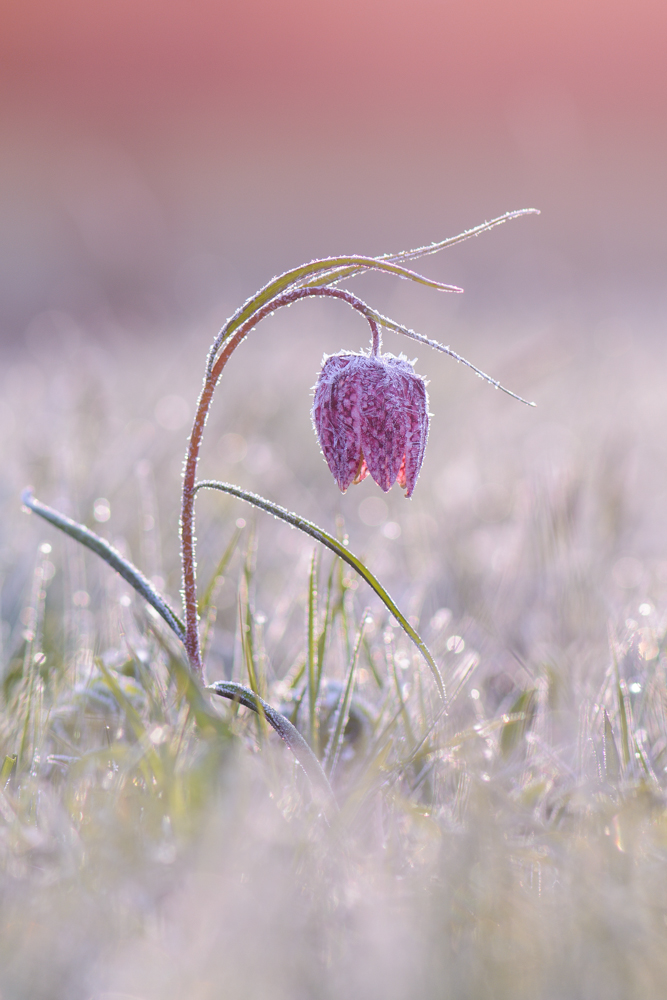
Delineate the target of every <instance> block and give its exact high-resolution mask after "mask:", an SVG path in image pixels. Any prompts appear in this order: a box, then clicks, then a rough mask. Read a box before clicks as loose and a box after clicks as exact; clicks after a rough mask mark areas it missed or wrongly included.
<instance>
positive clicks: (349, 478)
mask: <svg viewBox="0 0 667 1000" xmlns="http://www.w3.org/2000/svg"><path fill="white" fill-rule="evenodd" d="M312 418H313V426H314V427H315V432H316V434H317V437H318V440H319V442H320V447H321V449H322V453H323V455H324V457H325V459H326V462H327V465H328V466H329V468H330V470H331V472H332V474H333V477H334V479H335V480H336V482H337V483H338V486H339V488H340V489H341V490H342V492H343V493H345V491H346V490H347V488H348V486H350V484H352V483H360V482H361V481H362V479H365V478H366V476H367V475H368V474H369V473H370V475H371V476H372V477H373V479H374V480H375V482H376V483H377V484H378V486H379V487H380V488H381V489H382V490H384V492H385V493H386V492H387V491H388V490H390V489H391V487H392V486H393V485H394V483H395V482H396V481H398V484H399V486H401V487H403V489H405V491H406V493H405V495H406V497H410V496H412V492H413V490H414V488H415V483H416V482H417V476H418V475H419V470H420V469H421V464H422V459H423V457H424V448H425V447H426V439H427V437H428V396H427V394H426V383H425V382H424V379H423V378H421V377H420V376H419V375H417V374H415V370H414V368H413V367H412V365H411V364H410V362H409V361H408V360H407V358H405V357H404V356H403V355H400V356H399V357H395V356H394V355H393V354H376V355H373V354H370V355H367V354H344V353H341V354H332V355H331V356H329V357H326V356H325V359H324V362H323V365H322V370H321V372H320V374H319V376H318V379H317V384H316V386H315V395H314V398H313V409H312Z"/></svg>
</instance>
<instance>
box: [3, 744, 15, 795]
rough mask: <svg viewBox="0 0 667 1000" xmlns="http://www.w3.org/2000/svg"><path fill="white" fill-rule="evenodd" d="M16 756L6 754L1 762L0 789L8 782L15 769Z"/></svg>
mask: <svg viewBox="0 0 667 1000" xmlns="http://www.w3.org/2000/svg"><path fill="white" fill-rule="evenodd" d="M16 758H17V754H15V753H12V754H6V755H5V759H4V760H3V762H2V768H1V769H0V790H3V791H4V789H5V788H6V787H7V785H8V784H9V782H10V780H11V777H12V775H13V773H14V771H15V769H16Z"/></svg>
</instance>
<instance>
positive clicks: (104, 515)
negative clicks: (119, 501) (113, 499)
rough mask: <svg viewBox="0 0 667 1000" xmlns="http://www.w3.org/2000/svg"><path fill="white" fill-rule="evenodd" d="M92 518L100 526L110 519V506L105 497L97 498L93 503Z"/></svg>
mask: <svg viewBox="0 0 667 1000" xmlns="http://www.w3.org/2000/svg"><path fill="white" fill-rule="evenodd" d="M93 517H94V518H95V520H96V521H97V522H98V523H100V524H103V523H104V522H105V521H108V520H109V518H110V517H111V504H110V503H109V501H108V500H107V499H106V497H98V498H97V500H96V501H95V502H94V503H93Z"/></svg>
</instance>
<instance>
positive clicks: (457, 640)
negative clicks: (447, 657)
mask: <svg viewBox="0 0 667 1000" xmlns="http://www.w3.org/2000/svg"><path fill="white" fill-rule="evenodd" d="M465 648H466V644H465V640H464V639H462V638H461V636H460V635H450V637H449V639H448V640H447V649H448V650H449V652H450V653H462V652H463V650H464V649H465Z"/></svg>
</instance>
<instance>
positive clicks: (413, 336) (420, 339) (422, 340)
mask: <svg viewBox="0 0 667 1000" xmlns="http://www.w3.org/2000/svg"><path fill="white" fill-rule="evenodd" d="M364 305H366V303H364ZM367 308H368V310H369V313H370V315H371V316H372V317H373V319H374V320H375V321H376V323H378V324H379V325H380V326H383V327H384V328H385V330H393V332H394V333H402V334H403V336H405V337H409V338H410V340H416V341H417V343H418V344H425V345H426V346H427V347H431V348H432V349H433V350H434V351H440V352H441V353H442V354H447V355H448V356H449V357H450V358H453V359H454V361H458V362H460V364H462V365H465V366H466V368H470V369H471V371H473V372H474V373H475V375H477V376H479V378H481V379H484V381H485V382H488V383H489V385H492V386H493V387H494V388H495V389H500V391H501V392H504V393H506V394H507V395H508V396H511V397H512V399H518V401H519V402H520V403H525V404H526V406H535V403H531V402H530V400H528V399H524V398H523V396H519V395H517V393H516V392H512V390H511V389H506V388H505V386H504V385H501V384H500V382H498V380H497V379H495V378H491V376H490V375H487V374H486V372H483V371H482V369H481V368H478V367H477V366H476V365H473V364H472V362H471V361H468V360H467V359H466V358H464V357H462V355H460V354H457V353H456V351H453V350H452V349H451V347H447V346H445V344H441V343H440V342H439V341H437V340H431V338H430V337H425V336H424V335H423V334H421V333H416V332H415V331H414V330H411V329H410V328H409V327H407V326H401V324H400V323H396V322H394V320H393V319H389V317H388V316H383V315H382V314H381V313H379V312H376V311H375V310H374V309H373V308H372V307H371V306H367Z"/></svg>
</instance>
